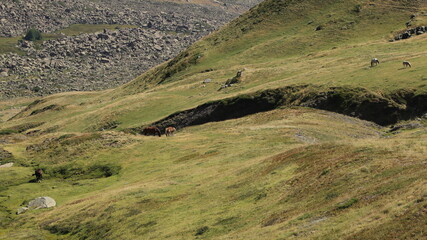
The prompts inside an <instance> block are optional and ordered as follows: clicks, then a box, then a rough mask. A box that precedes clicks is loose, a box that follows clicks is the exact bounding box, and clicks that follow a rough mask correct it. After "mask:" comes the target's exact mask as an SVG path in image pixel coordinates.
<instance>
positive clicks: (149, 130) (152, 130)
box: [142, 126, 162, 137]
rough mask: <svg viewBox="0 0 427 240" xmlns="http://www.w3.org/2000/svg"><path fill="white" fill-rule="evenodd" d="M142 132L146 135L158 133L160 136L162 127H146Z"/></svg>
mask: <svg viewBox="0 0 427 240" xmlns="http://www.w3.org/2000/svg"><path fill="white" fill-rule="evenodd" d="M142 134H144V135H145V136H156V135H158V136H159V137H161V136H162V133H161V132H160V129H159V128H158V127H155V126H151V127H146V128H144V130H142Z"/></svg>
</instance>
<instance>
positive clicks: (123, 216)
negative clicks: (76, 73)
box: [0, 0, 427, 239]
mask: <svg viewBox="0 0 427 240" xmlns="http://www.w3.org/2000/svg"><path fill="white" fill-rule="evenodd" d="M426 12H427V5H426V3H425V1H392V0H390V1H387V0H383V1H375V2H371V1H365V0H349V1H339V0H327V1H314V0H298V1H297V0H283V1H272V0H267V1H265V2H263V3H262V4H260V5H259V6H258V7H255V8H254V9H252V10H251V11H250V12H249V13H247V14H245V15H243V16H242V17H240V18H239V19H237V20H235V21H233V22H231V23H230V24H228V25H227V26H225V27H224V28H223V29H221V30H220V31H218V32H215V33H214V34H212V35H210V36H208V37H206V38H204V39H202V40H201V41H199V42H198V43H196V44H195V45H193V46H192V47H190V48H189V49H187V50H186V51H185V52H183V53H182V54H180V55H179V56H178V57H177V58H175V59H173V60H171V61H169V62H167V63H164V64H163V65H160V66H158V67H156V68H154V69H152V70H150V71H148V72H147V73H145V74H143V75H141V76H140V77H138V78H137V79H135V80H134V81H132V82H130V83H129V84H127V85H125V86H122V87H120V88H117V89H113V90H108V91H103V92H79V93H65V94H58V95H53V96H49V97H46V98H43V99H23V100H19V102H15V100H14V101H5V102H1V103H0V104H1V105H0V106H1V107H0V114H1V115H0V120H1V121H0V147H1V148H2V149H4V150H5V151H8V152H10V153H12V154H13V160H14V162H15V165H14V167H12V168H0V176H1V180H2V182H1V184H0V239H28V238H33V239H423V238H427V235H426V232H425V227H426V226H427V222H426V221H425V219H427V215H426V213H427V212H426V209H427V205H426V200H427V190H426V188H425V183H426V181H427V179H426V176H427V172H426V171H427V170H426V168H425V164H426V161H427V158H426V156H427V148H426V146H427V119H426V118H422V117H421V116H422V115H423V112H421V113H418V115H417V117H420V118H416V117H413V118H411V119H409V120H408V121H405V122H398V123H395V124H394V125H395V126H378V125H376V124H374V123H373V122H367V121H363V120H360V119H357V118H352V117H349V116H344V115H340V114H337V113H332V112H328V111H323V110H316V109H312V108H308V107H307V106H318V105H316V104H318V103H321V102H322V99H327V98H326V95H325V94H326V93H325V91H326V90H325V89H328V91H336V92H339V91H338V90H333V89H345V91H344V90H343V91H341V92H340V94H338V97H341V98H342V99H341V100H342V101H343V102H344V103H345V104H342V105H340V107H343V106H344V108H346V109H343V111H338V112H343V113H345V114H347V115H353V116H358V114H357V113H358V112H357V113H352V112H351V111H349V110H350V109H356V110H357V109H363V106H364V105H363V104H364V103H365V102H375V101H379V100H381V99H387V100H389V101H390V104H389V105H388V106H387V107H394V106H396V107H397V108H401V109H404V108H405V107H406V106H409V105H405V103H406V101H407V98H406V97H405V96H407V95H410V96H411V99H412V98H415V97H416V96H424V95H423V94H426V92H427V84H426V83H427V72H426V70H425V69H427V68H426V67H427V60H426V55H427V51H426V50H425V47H424V46H425V45H426V41H427V34H423V35H418V36H414V37H413V38H410V39H408V40H402V41H396V42H390V41H389V40H390V39H392V38H393V36H394V35H395V34H397V33H399V32H401V31H402V30H404V29H406V26H405V23H407V22H408V21H410V19H411V15H415V16H416V17H415V18H413V19H412V20H411V24H412V27H414V26H418V25H425V24H426V23H427V17H426V16H425V14H426ZM316 29H319V30H317V31H316ZM372 57H377V58H379V59H380V61H381V63H380V65H378V66H376V67H370V59H371V58H372ZM403 60H408V61H410V62H411V63H412V65H413V67H412V68H408V69H404V68H403V67H402V63H401V62H402V61H403ZM239 70H243V73H242V77H241V78H240V80H241V82H240V83H238V84H235V85H233V86H231V87H228V88H224V89H222V90H220V91H219V89H220V87H221V85H223V84H224V83H225V82H226V81H227V79H229V78H232V77H233V76H235V75H236V72H237V71H239ZM206 79H211V81H207V82H206V83H203V81H204V80H206ZM289 86H292V88H297V89H300V91H299V92H298V95H295V96H298V97H294V98H292V97H289V96H288V95H286V96H287V98H285V99H284V100H283V101H285V102H287V103H292V104H275V105H274V108H271V109H273V110H270V111H263V112H258V113H255V114H252V115H242V116H241V117H239V118H235V119H229V120H225V121H222V120H217V122H208V123H205V124H202V125H195V126H190V127H187V126H186V127H185V128H181V129H179V131H178V132H177V134H176V136H174V137H169V138H165V137H161V138H159V137H147V136H141V135H133V134H129V133H126V132H128V130H129V129H131V128H136V127H140V126H145V125H149V124H151V123H153V122H156V121H158V120H160V119H163V118H165V117H167V116H169V115H171V114H173V113H176V112H179V111H182V110H186V109H191V108H194V107H197V106H199V105H201V104H206V103H214V101H216V100H221V99H225V98H229V97H237V98H236V99H250V98H252V97H253V96H257V94H261V93H255V94H254V92H256V91H265V90H268V89H276V88H284V87H289ZM331 89H332V90H331ZM272 91H277V90H272ZM350 93H351V94H354V95H351V94H350ZM403 93H405V94H406V95H405V94H403ZM284 96H285V95H284ZM350 97H351V98H354V99H356V100H357V101H358V104H360V105H357V107H355V105H352V101H350V100H351V99H350ZM276 100H277V99H275V100H274V101H276ZM233 101H234V100H230V99H228V100H222V102H223V103H225V106H227V104H229V103H233ZM236 101H238V100H236ZM274 101H273V100H271V101H268V99H267V102H274ZM280 101H282V100H280ZM421 101H422V99H421ZM302 103H313V104H302ZM229 105H231V104H229ZM237 106H238V105H237ZM360 106H361V107H360ZM417 106H425V104H424V105H423V103H422V102H421V103H420V104H419V105H417ZM245 107H247V108H251V107H254V106H251V105H246V106H245ZM230 109H231V108H230ZM327 109H329V108H327ZM330 110H332V109H330ZM368 110H369V109H368ZM380 110H381V109H380ZM409 110H410V109H409ZM421 110H422V109H418V111H421ZM357 111H359V110H357ZM224 112H227V108H225V110H224ZM236 112H237V111H236ZM249 112H250V111H249ZM254 112H257V111H254ZM230 115H232V114H230ZM384 118H387V116H385V117H384ZM225 119H227V118H225ZM365 119H366V118H365ZM368 119H369V118H368ZM374 120H375V119H374ZM122 130H124V131H122ZM0 161H1V160H0ZM36 167H41V168H43V169H44V170H45V172H46V178H45V180H44V181H43V182H42V183H39V184H37V183H31V182H29V181H30V180H31V179H32V177H31V174H32V173H33V170H34V168H36ZM39 196H50V197H53V198H54V199H55V200H56V201H57V203H58V206H57V207H55V208H53V209H49V210H33V211H29V212H27V213H25V214H22V215H18V216H17V215H15V214H14V212H15V211H16V210H17V209H18V208H19V207H20V205H21V204H22V203H25V202H27V201H29V200H31V199H34V198H35V197H39Z"/></svg>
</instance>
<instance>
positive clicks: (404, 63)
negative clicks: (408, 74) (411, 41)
mask: <svg viewBox="0 0 427 240" xmlns="http://www.w3.org/2000/svg"><path fill="white" fill-rule="evenodd" d="M403 66H404V67H405V68H406V67H412V65H411V63H410V62H408V61H403Z"/></svg>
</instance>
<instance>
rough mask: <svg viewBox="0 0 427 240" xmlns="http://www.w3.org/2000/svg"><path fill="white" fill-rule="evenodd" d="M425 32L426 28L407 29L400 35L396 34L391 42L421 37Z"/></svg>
mask: <svg viewBox="0 0 427 240" xmlns="http://www.w3.org/2000/svg"><path fill="white" fill-rule="evenodd" d="M426 32H427V27H426V26H419V27H415V28H411V29H408V30H406V31H404V32H402V33H399V34H397V35H396V36H395V37H394V39H392V40H391V41H399V40H405V39H408V38H411V37H412V36H416V35H421V34H424V33H426Z"/></svg>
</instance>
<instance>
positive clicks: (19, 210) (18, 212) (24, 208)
mask: <svg viewBox="0 0 427 240" xmlns="http://www.w3.org/2000/svg"><path fill="white" fill-rule="evenodd" d="M28 209H29V208H27V207H21V208H19V209H18V211H16V214H17V215H19V214H23V213H24V212H26V211H28Z"/></svg>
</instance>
